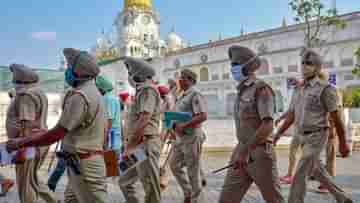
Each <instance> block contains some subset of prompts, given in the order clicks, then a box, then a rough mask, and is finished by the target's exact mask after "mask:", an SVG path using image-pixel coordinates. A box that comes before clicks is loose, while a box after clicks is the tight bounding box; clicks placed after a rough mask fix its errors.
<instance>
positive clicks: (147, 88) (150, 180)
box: [119, 58, 161, 203]
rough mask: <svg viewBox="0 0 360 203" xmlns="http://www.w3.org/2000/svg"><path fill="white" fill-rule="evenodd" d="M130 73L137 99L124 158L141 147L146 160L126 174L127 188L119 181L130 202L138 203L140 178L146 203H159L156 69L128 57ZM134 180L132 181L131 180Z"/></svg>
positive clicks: (130, 117) (158, 97)
mask: <svg viewBox="0 0 360 203" xmlns="http://www.w3.org/2000/svg"><path fill="white" fill-rule="evenodd" d="M124 63H125V65H126V67H127V69H128V73H129V84H130V85H131V86H132V87H133V88H135V90H136V93H135V100H134V101H133V104H132V105H131V108H130V113H129V124H128V125H129V126H128V132H127V133H128V135H127V136H128V141H127V143H126V146H125V152H124V156H126V155H127V154H128V153H129V152H131V151H132V150H133V149H134V148H136V147H141V148H142V149H143V150H144V151H145V154H146V155H147V159H146V160H145V161H144V162H142V163H141V164H140V165H138V166H137V167H136V168H135V170H131V169H130V171H129V172H128V173H127V176H128V177H129V179H131V180H132V181H129V182H130V183H128V184H127V185H126V184H125V185H124V183H123V182H122V179H121V178H120V180H119V184H120V188H121V190H122V191H123V194H124V195H125V199H126V201H127V203H138V202H139V199H138V195H137V194H136V190H135V186H134V184H135V182H136V181H137V179H138V178H139V179H140V181H141V182H142V184H143V187H144V190H145V203H159V202H160V200H161V196H160V180H159V179H160V172H159V171H160V168H159V159H160V144H161V141H160V135H159V125H160V103H161V100H160V95H159V92H158V90H157V87H156V86H155V84H154V81H153V80H152V78H153V77H154V76H155V70H154V69H153V68H152V67H151V66H150V65H149V64H148V63H147V62H145V61H142V60H140V59H134V58H126V59H125V61H124ZM131 177H132V178H131Z"/></svg>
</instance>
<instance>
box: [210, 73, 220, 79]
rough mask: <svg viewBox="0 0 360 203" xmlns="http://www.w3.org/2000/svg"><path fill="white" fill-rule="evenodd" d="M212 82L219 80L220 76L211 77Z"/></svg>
mask: <svg viewBox="0 0 360 203" xmlns="http://www.w3.org/2000/svg"><path fill="white" fill-rule="evenodd" d="M211 79H212V80H219V75H217V74H215V75H212V76H211Z"/></svg>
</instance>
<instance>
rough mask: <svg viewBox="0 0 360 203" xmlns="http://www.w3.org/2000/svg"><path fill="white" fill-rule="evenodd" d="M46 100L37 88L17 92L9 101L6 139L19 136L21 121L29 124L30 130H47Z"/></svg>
mask: <svg viewBox="0 0 360 203" xmlns="http://www.w3.org/2000/svg"><path fill="white" fill-rule="evenodd" d="M47 115H48V100H47V97H46V95H45V94H44V93H43V92H42V91H41V90H40V89H39V88H37V87H30V88H28V89H25V90H23V91H22V92H18V93H17V94H16V96H15V98H14V99H12V100H11V103H10V105H9V108H8V110H7V116H6V131H7V136H8V138H10V139H11V138H15V137H17V136H19V134H18V132H19V130H20V128H21V121H27V122H31V124H30V126H31V128H44V129H46V128H47V124H46V121H47Z"/></svg>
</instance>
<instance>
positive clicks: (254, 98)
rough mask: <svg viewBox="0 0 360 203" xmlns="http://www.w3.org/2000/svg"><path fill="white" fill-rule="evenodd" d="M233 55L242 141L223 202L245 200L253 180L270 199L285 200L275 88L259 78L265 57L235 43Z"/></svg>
mask: <svg viewBox="0 0 360 203" xmlns="http://www.w3.org/2000/svg"><path fill="white" fill-rule="evenodd" d="M229 57H230V61H231V66H232V67H231V73H232V75H233V78H234V79H235V80H236V81H237V82H238V83H239V85H238V87H237V90H238V96H237V99H236V101H235V112H234V117H235V126H236V135H237V138H238V142H239V143H238V144H237V146H236V148H235V150H234V152H233V155H232V157H231V160H230V163H231V164H234V166H235V167H233V168H231V169H230V170H229V171H228V173H227V175H226V177H225V182H224V185H223V188H222V192H221V194H220V200H219V203H234V202H241V200H242V199H243V197H244V195H245V193H246V192H247V190H248V189H249V187H250V185H251V184H252V183H253V182H255V184H256V185H257V186H258V187H259V189H260V192H261V194H262V196H263V198H264V199H265V201H266V202H268V203H284V198H283V197H282V195H281V192H280V183H279V179H278V170H277V165H276V154H275V151H274V150H273V145H272V143H271V139H270V136H271V134H272V130H273V119H274V109H275V107H274V106H275V104H274V93H273V90H272V89H271V87H270V86H269V85H268V84H266V83H265V82H264V81H262V80H260V79H258V78H256V75H255V71H256V70H258V69H259V67H260V65H261V61H260V59H259V57H258V56H257V55H256V54H255V53H254V52H253V51H252V50H250V49H249V48H246V47H242V46H232V47H230V48H229Z"/></svg>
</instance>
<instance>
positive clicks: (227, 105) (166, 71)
mask: <svg viewBox="0 0 360 203" xmlns="http://www.w3.org/2000/svg"><path fill="white" fill-rule="evenodd" d="M341 18H342V19H343V20H345V22H346V23H347V26H346V28H345V29H343V30H336V29H334V28H333V27H324V28H323V30H324V32H323V34H322V35H321V39H326V43H325V44H324V46H322V47H321V48H317V49H316V50H317V51H318V52H320V53H321V55H322V56H323V58H324V61H325V65H324V67H325V71H326V72H327V73H328V74H329V75H331V77H332V79H333V80H336V86H337V87H338V88H349V87H354V86H358V85H360V81H359V80H358V78H356V77H355V76H354V75H353V74H352V70H353V68H354V66H355V64H356V63H359V62H358V61H356V60H357V59H356V57H355V56H354V50H355V49H356V48H357V47H360V12H354V13H349V14H345V15H343V16H341ZM303 26H304V25H301V24H300V25H291V26H287V25H286V24H285V23H283V25H282V26H281V27H279V28H276V29H271V30H266V31H263V32H256V33H249V34H243V35H241V36H238V37H234V38H230V39H224V40H219V41H214V42H209V43H206V44H200V45H195V46H192V47H187V48H184V49H179V50H177V51H170V52H167V53H166V55H165V56H159V57H156V58H154V59H153V60H152V64H153V65H154V67H157V68H159V69H161V71H160V72H161V81H162V82H166V81H167V79H170V78H177V77H178V76H179V72H180V71H181V70H182V69H185V68H188V69H191V70H193V71H195V72H196V73H197V74H198V76H199V79H200V82H199V83H198V85H197V88H198V89H199V90H200V91H201V92H202V93H203V94H204V95H205V97H206V98H207V101H208V107H209V111H210V115H212V116H216V117H227V116H231V112H232V111H233V103H234V100H235V96H236V88H235V87H236V82H235V81H233V80H232V78H231V74H230V61H229V59H228V55H227V53H228V48H229V47H230V46H232V45H241V46H246V47H249V48H251V49H253V50H255V51H256V52H257V53H258V55H259V56H260V57H261V58H262V66H261V68H260V70H259V71H258V72H257V74H258V75H259V77H260V78H262V79H264V80H265V81H266V82H268V83H269V84H270V85H271V86H272V87H273V88H274V90H275V92H276V99H277V109H278V110H279V111H280V112H281V111H284V110H285V109H286V108H287V106H288V103H289V100H290V96H291V93H292V88H291V87H290V86H289V85H288V78H289V77H297V78H299V77H301V74H300V67H301V66H300V65H301V64H300V52H301V50H302V48H303V44H304V37H303V35H304V34H303V28H304V27H303Z"/></svg>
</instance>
